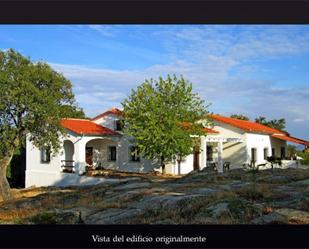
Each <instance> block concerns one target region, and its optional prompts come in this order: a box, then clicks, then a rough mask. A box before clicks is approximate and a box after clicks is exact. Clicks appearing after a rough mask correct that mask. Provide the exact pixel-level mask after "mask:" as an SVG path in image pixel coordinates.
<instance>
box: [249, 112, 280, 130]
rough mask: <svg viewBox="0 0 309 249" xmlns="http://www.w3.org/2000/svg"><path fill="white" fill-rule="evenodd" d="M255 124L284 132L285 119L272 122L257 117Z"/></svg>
mask: <svg viewBox="0 0 309 249" xmlns="http://www.w3.org/2000/svg"><path fill="white" fill-rule="evenodd" d="M255 122H257V123H260V124H263V125H266V126H268V127H271V128H274V129H277V130H280V131H284V130H285V119H284V118H281V119H273V120H267V119H266V118H265V117H261V116H260V117H258V118H256V119H255Z"/></svg>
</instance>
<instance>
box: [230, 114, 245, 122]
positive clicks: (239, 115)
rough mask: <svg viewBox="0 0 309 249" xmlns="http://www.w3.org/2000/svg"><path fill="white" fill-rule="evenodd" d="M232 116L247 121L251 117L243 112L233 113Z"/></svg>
mask: <svg viewBox="0 0 309 249" xmlns="http://www.w3.org/2000/svg"><path fill="white" fill-rule="evenodd" d="M230 117H231V118H236V119H240V120H246V121H248V120H249V118H248V117H247V116H245V115H243V114H232V115H231V116H230Z"/></svg>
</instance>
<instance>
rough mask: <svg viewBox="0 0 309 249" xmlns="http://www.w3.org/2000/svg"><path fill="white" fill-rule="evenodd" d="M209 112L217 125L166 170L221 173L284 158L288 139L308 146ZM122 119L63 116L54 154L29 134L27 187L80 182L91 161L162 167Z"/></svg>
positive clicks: (113, 113) (109, 114) (123, 167)
mask: <svg viewBox="0 0 309 249" xmlns="http://www.w3.org/2000/svg"><path fill="white" fill-rule="evenodd" d="M210 117H211V118H212V119H213V121H214V126H213V127H211V128H204V131H205V136H202V137H201V138H200V140H201V142H200V147H199V148H197V149H196V152H194V153H193V154H191V155H189V156H187V157H186V158H184V159H183V160H182V162H181V164H180V168H179V166H178V164H177V163H176V162H175V163H170V164H168V165H167V166H166V173H170V174H187V173H189V172H190V171H192V170H198V169H203V168H204V167H207V166H211V165H212V166H213V165H216V168H217V170H218V171H219V172H223V170H224V167H223V166H224V165H226V164H229V165H230V168H237V167H242V165H243V164H244V163H250V162H251V161H252V160H253V161H255V162H256V164H261V163H265V161H266V158H267V157H269V156H271V155H273V156H276V157H282V158H285V157H286V155H287V151H286V145H287V141H289V142H293V143H298V144H302V145H304V146H309V142H307V141H304V140H301V139H297V138H293V137H291V136H290V135H289V134H287V133H285V132H282V131H279V130H275V129H272V128H269V127H267V126H264V125H261V124H257V123H254V122H250V121H243V120H238V119H233V118H227V117H223V116H219V115H210ZM121 118H122V113H121V111H120V110H118V109H116V108H112V109H110V110H108V111H106V112H104V113H102V114H100V115H98V116H97V117H95V118H93V119H91V120H88V119H64V120H62V125H63V126H64V127H65V128H66V130H67V132H68V134H67V136H66V137H63V138H62V140H61V143H62V145H63V146H62V149H61V151H60V152H59V153H58V154H57V155H56V156H51V155H50V153H49V152H48V151H46V150H40V149H38V148H36V147H34V146H33V145H32V143H31V142H30V141H29V140H28V139H27V145H26V146H27V147H26V149H27V154H26V158H27V159H26V160H27V162H26V187H28V186H32V185H36V186H48V185H59V184H60V185H69V184H70V179H72V182H76V181H75V180H76V179H78V178H79V177H82V176H81V175H82V174H83V173H85V172H86V170H87V166H89V165H93V166H94V167H103V168H105V169H117V170H120V171H128V172H150V171H161V168H160V164H159V162H158V161H156V160H147V159H145V158H142V157H140V156H139V155H138V153H137V151H136V148H135V146H134V144H133V141H132V139H130V138H129V137H127V136H125V135H123V134H122V131H121V128H122V127H121ZM286 163H290V162H289V161H286ZM64 179H66V180H65V181H64ZM68 179H69V180H68ZM73 180H74V181H73Z"/></svg>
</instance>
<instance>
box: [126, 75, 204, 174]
mask: <svg viewBox="0 0 309 249" xmlns="http://www.w3.org/2000/svg"><path fill="white" fill-rule="evenodd" d="M122 105H123V112H124V122H125V133H126V134H128V135H130V136H133V137H134V138H135V143H136V146H137V147H138V149H139V152H140V154H141V155H142V156H144V157H146V158H148V159H155V158H156V159H158V160H160V161H161V167H162V171H163V173H164V172H165V165H166V163H167V162H170V161H172V160H176V159H177V157H178V158H182V157H184V156H186V155H188V154H190V153H192V149H193V148H194V145H195V142H196V139H192V137H191V135H196V136H200V135H201V134H202V133H203V131H202V130H201V128H202V127H203V125H205V123H204V124H203V123H202V122H199V121H200V120H201V119H202V118H203V119H204V120H205V121H204V122H207V119H205V115H206V106H205V105H204V101H203V100H201V99H200V98H199V97H198V95H197V94H196V93H193V92H192V84H191V83H189V82H188V81H187V80H185V79H184V78H183V77H180V79H177V77H176V76H175V75H174V76H173V77H171V76H167V78H166V79H163V78H162V77H160V78H159V79H158V80H153V79H151V80H146V81H145V82H144V83H143V84H142V85H140V86H138V87H137V89H136V90H133V89H132V92H131V95H130V96H129V97H128V98H127V99H125V100H124V102H123V103H122Z"/></svg>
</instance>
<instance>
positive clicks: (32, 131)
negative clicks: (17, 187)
mask: <svg viewBox="0 0 309 249" xmlns="http://www.w3.org/2000/svg"><path fill="white" fill-rule="evenodd" d="M68 106H69V107H68ZM74 110H76V111H77V113H78V115H80V114H81V109H79V108H78V107H77V106H76V104H75V100H74V95H73V93H72V84H71V82H70V81H69V80H67V79H66V78H65V77H64V76H63V75H62V74H60V73H58V72H56V71H54V70H53V69H52V68H51V67H50V66H49V65H48V64H46V63H44V62H37V63H35V62H32V61H31V60H30V59H29V58H26V57H24V56H22V55H21V54H20V53H18V52H16V51H14V50H12V49H9V50H6V51H0V140H1V144H0V198H2V199H3V200H9V199H11V198H12V195H11V192H10V186H9V184H8V181H7V178H6V172H7V167H8V165H9V164H10V162H11V160H12V158H13V155H14V152H15V151H16V149H18V148H21V147H22V146H24V142H25V137H26V135H29V139H30V141H32V142H33V144H34V145H36V146H37V147H39V148H45V149H49V150H50V151H52V152H56V151H57V150H58V149H59V137H60V136H61V134H63V133H64V132H65V131H64V129H63V128H62V127H61V126H60V119H61V118H63V117H67V115H70V116H71V115H72V113H73V112H74Z"/></svg>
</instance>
